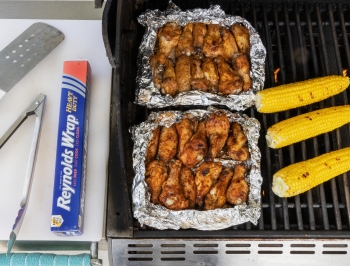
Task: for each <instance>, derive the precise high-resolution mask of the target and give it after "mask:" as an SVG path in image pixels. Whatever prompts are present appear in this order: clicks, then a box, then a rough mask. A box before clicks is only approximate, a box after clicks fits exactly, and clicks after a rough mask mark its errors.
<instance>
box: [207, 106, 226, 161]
mask: <svg viewBox="0 0 350 266" xmlns="http://www.w3.org/2000/svg"><path fill="white" fill-rule="evenodd" d="M229 129H230V121H228V118H227V116H226V114H224V113H222V114H214V113H212V114H210V116H209V118H208V120H207V124H206V127H205V131H206V134H207V137H208V139H209V151H208V154H207V156H206V157H205V160H206V161H212V160H213V159H214V158H215V157H216V155H217V154H218V152H220V151H221V149H222V148H223V147H224V146H225V143H226V140H227V137H228V131H229Z"/></svg>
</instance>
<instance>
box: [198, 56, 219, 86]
mask: <svg viewBox="0 0 350 266" xmlns="http://www.w3.org/2000/svg"><path fill="white" fill-rule="evenodd" d="M202 70H203V73H204V76H205V78H206V79H207V80H208V82H209V83H208V84H209V85H208V86H209V89H210V90H211V91H213V92H216V91H217V86H218V84H219V73H218V70H217V67H216V65H215V63H214V60H213V59H212V58H205V59H204V60H203V63H202Z"/></svg>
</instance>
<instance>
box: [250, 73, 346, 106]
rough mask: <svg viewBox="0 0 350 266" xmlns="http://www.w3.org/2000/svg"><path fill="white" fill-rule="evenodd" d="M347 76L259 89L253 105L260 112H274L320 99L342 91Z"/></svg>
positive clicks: (328, 77)
mask: <svg viewBox="0 0 350 266" xmlns="http://www.w3.org/2000/svg"><path fill="white" fill-rule="evenodd" d="M348 86H349V78H348V77H343V76H327V77H321V78H315V79H310V80H306V81H301V82H295V83H291V84H286V85H281V86H277V87H274V88H270V89H266V90H262V91H259V92H258V93H257V94H256V96H255V106H256V108H257V110H258V112H260V113H274V112H280V111H285V110H288V109H292V108H296V107H300V106H305V105H308V104H312V103H315V102H319V101H322V100H324V99H327V98H328V97H331V96H333V95H335V94H338V93H340V92H342V91H344V90H345V89H346V88H347V87H348Z"/></svg>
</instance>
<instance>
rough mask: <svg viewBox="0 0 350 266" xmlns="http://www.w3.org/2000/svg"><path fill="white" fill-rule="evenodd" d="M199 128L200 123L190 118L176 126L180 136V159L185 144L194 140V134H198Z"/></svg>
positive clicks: (178, 150)
mask: <svg viewBox="0 0 350 266" xmlns="http://www.w3.org/2000/svg"><path fill="white" fill-rule="evenodd" d="M197 126H198V122H197V121H196V120H194V119H190V118H184V119H182V120H181V122H179V123H176V124H175V127H176V131H177V134H178V136H179V145H178V149H177V157H178V158H179V156H180V154H181V153H182V151H183V148H184V146H185V144H186V143H187V142H188V141H189V140H190V139H191V138H192V136H193V134H194V133H195V132H196V130H197Z"/></svg>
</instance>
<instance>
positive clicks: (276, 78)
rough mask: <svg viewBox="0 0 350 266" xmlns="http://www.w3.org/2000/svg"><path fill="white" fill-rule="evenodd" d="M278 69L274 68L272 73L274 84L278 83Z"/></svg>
mask: <svg viewBox="0 0 350 266" xmlns="http://www.w3.org/2000/svg"><path fill="white" fill-rule="evenodd" d="M280 70H281V69H280V68H276V70H275V71H273V77H274V79H275V83H278V72H280Z"/></svg>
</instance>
